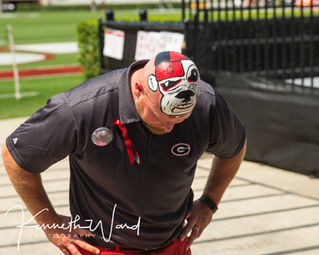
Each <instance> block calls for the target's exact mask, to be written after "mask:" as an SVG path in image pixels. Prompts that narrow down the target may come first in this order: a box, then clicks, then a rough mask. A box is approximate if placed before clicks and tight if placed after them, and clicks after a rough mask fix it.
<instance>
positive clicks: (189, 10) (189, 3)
mask: <svg viewBox="0 0 319 255" xmlns="http://www.w3.org/2000/svg"><path fill="white" fill-rule="evenodd" d="M188 16H189V20H192V19H193V15H192V0H188Z"/></svg>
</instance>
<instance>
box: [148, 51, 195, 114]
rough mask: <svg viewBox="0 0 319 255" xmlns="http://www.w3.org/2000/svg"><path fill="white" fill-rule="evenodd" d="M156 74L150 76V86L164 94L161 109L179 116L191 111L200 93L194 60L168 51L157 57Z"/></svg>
mask: <svg viewBox="0 0 319 255" xmlns="http://www.w3.org/2000/svg"><path fill="white" fill-rule="evenodd" d="M154 64H155V75H153V74H151V75H150V76H149V77H148V86H149V87H150V89H151V90H152V91H154V92H156V91H157V90H158V89H159V91H160V92H161V94H162V98H161V104H160V107H161V111H162V112H163V113H165V114H167V115H169V116H171V117H175V118H178V117H180V116H181V115H185V114H187V113H189V112H191V111H192V110H193V108H194V106H195V104H196V99H197V96H198V94H199V80H200V78H199V72H198V69H197V67H196V66H195V64H194V63H193V61H191V60H190V59H188V58H186V57H184V56H183V55H181V54H179V53H177V52H173V51H166V52H162V53H159V54H158V55H157V56H156V58H155V62H154Z"/></svg>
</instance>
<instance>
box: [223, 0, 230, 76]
mask: <svg viewBox="0 0 319 255" xmlns="http://www.w3.org/2000/svg"><path fill="white" fill-rule="evenodd" d="M228 14H229V9H228V0H225V28H224V30H225V57H226V59H225V68H226V70H229V66H230V65H229V54H228V48H229V33H228V27H229V26H228V25H229V20H228Z"/></svg>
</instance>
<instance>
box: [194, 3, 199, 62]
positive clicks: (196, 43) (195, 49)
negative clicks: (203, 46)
mask: <svg viewBox="0 0 319 255" xmlns="http://www.w3.org/2000/svg"><path fill="white" fill-rule="evenodd" d="M198 33H199V0H196V11H195V15H194V35H195V36H194V60H195V62H196V63H197V62H198V61H199V59H198V50H199V49H198V36H197V35H198Z"/></svg>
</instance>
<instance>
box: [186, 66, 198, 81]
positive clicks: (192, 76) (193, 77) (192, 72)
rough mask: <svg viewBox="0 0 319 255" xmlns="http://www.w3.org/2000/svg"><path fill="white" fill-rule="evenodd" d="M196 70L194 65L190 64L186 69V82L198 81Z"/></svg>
mask: <svg viewBox="0 0 319 255" xmlns="http://www.w3.org/2000/svg"><path fill="white" fill-rule="evenodd" d="M198 77H199V75H198V71H197V68H196V67H195V66H190V67H189V69H188V71H187V81H188V82H196V81H198Z"/></svg>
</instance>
